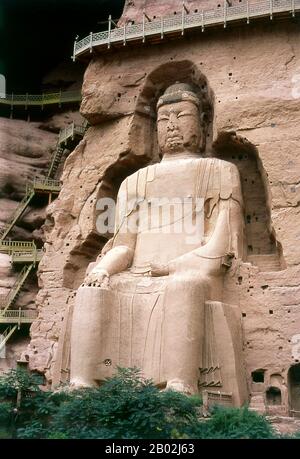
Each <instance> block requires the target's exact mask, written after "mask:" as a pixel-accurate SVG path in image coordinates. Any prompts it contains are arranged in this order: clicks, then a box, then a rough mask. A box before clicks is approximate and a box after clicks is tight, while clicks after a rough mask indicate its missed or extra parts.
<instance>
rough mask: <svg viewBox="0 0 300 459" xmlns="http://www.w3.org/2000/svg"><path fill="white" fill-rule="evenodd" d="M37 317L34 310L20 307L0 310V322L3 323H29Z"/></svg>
mask: <svg viewBox="0 0 300 459" xmlns="http://www.w3.org/2000/svg"><path fill="white" fill-rule="evenodd" d="M36 318H37V312H36V311H24V310H22V309H17V310H12V309H9V310H8V311H5V312H1V311H0V323H5V324H22V323H23V324H24V323H27V324H30V323H32V322H33V321H34V320H35V319H36Z"/></svg>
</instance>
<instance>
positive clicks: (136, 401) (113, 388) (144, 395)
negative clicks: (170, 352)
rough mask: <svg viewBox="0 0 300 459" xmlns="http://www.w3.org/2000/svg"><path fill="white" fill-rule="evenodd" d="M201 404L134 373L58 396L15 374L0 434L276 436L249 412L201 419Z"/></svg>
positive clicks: (2, 383)
mask: <svg viewBox="0 0 300 459" xmlns="http://www.w3.org/2000/svg"><path fill="white" fill-rule="evenodd" d="M20 394H21V397H20ZM18 395H19V396H18ZM17 398H18V402H19V406H18V409H17V410H16V402H17ZM201 404H202V402H201V398H200V397H199V396H191V397H188V396H186V395H183V394H181V393H179V392H175V391H167V390H166V391H160V390H159V389H158V388H157V387H156V386H155V385H154V384H153V382H152V381H151V380H146V379H144V378H142V377H141V375H140V371H139V370H138V369H136V368H131V369H124V368H119V369H118V372H117V374H116V375H115V376H114V377H112V378H110V379H108V380H107V381H106V382H105V383H104V384H103V385H102V386H101V387H99V388H96V389H84V390H75V391H69V390H61V391H58V392H43V391H41V390H40V389H39V387H38V386H37V384H36V383H34V381H33V379H32V378H31V376H30V374H28V373H27V372H25V373H24V370H22V371H20V370H17V371H15V370H14V371H12V372H10V373H9V374H8V375H7V376H5V377H4V378H2V379H0V433H1V426H2V427H6V430H5V432H4V433H3V435H4V436H5V435H7V432H10V435H11V436H12V437H14V438H26V439H29V438H36V439H38V438H49V439H68V438H72V439H79V438H84V439H85V438H104V439H172V438H176V439H177V438H183V439H186V438H192V439H196V438H200V439H201V438H249V439H250V438H251V439H256V438H274V437H275V434H274V431H273V429H272V427H271V426H270V424H269V423H268V422H267V421H266V419H265V418H264V417H262V416H259V415H258V414H256V413H254V412H251V411H249V410H248V409H247V408H242V409H237V408H221V407H216V408H215V409H214V410H213V413H212V417H211V418H209V419H207V420H203V418H202V419H201V418H199V415H198V412H199V407H200V406H201ZM294 438H296V437H294Z"/></svg>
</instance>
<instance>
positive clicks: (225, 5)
mask: <svg viewBox="0 0 300 459" xmlns="http://www.w3.org/2000/svg"><path fill="white" fill-rule="evenodd" d="M226 26H227V1H226V0H224V29H226Z"/></svg>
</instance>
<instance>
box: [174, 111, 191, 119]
mask: <svg viewBox="0 0 300 459" xmlns="http://www.w3.org/2000/svg"><path fill="white" fill-rule="evenodd" d="M192 115H193V113H189V112H180V113H178V115H177V118H181V117H182V116H192Z"/></svg>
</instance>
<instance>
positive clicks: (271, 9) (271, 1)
mask: <svg viewBox="0 0 300 459" xmlns="http://www.w3.org/2000/svg"><path fill="white" fill-rule="evenodd" d="M270 20H271V21H272V20H273V0H270Z"/></svg>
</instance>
